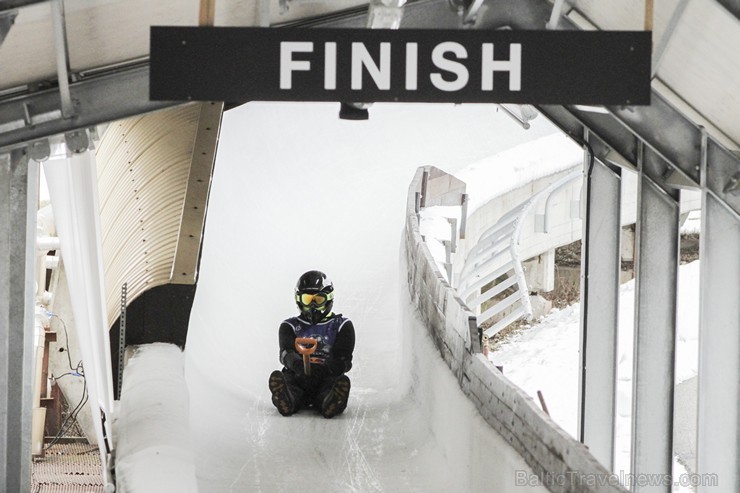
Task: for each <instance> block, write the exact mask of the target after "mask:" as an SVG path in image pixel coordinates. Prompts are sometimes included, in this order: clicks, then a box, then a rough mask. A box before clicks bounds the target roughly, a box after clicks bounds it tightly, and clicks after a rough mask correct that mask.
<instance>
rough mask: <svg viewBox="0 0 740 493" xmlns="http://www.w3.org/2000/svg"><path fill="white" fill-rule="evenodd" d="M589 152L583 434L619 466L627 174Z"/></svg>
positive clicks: (602, 457) (608, 463) (598, 453)
mask: <svg viewBox="0 0 740 493" xmlns="http://www.w3.org/2000/svg"><path fill="white" fill-rule="evenodd" d="M586 154H587V161H586V170H587V171H586V176H585V177H584V181H585V183H584V187H585V203H586V207H585V218H584V221H583V249H582V252H583V254H582V257H581V307H582V308H581V332H580V347H581V355H580V356H581V360H580V364H581V368H580V373H579V377H580V382H579V387H578V389H579V403H580V405H579V409H578V411H579V413H578V438H579V440H580V441H581V442H583V443H584V444H586V445H587V446H588V448H589V450H590V451H591V453H592V454H593V455H594V457H596V459H597V460H599V462H601V464H602V465H603V466H604V467H606V468H607V469H610V470H613V468H614V433H615V423H616V420H615V416H616V392H617V360H618V355H617V335H618V325H619V273H620V240H621V230H622V228H621V224H620V211H621V184H622V177H621V170H620V169H619V168H616V167H611V166H608V165H606V164H603V163H601V162H600V161H598V160H595V159H593V157H592V156H589V155H588V154H589V153H588V152H587V153H586Z"/></svg>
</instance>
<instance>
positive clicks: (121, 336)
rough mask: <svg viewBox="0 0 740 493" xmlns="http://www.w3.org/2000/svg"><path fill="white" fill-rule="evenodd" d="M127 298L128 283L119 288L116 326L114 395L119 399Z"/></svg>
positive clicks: (121, 383) (124, 343) (121, 386)
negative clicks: (116, 362) (116, 359)
mask: <svg viewBox="0 0 740 493" xmlns="http://www.w3.org/2000/svg"><path fill="white" fill-rule="evenodd" d="M127 296H128V283H125V282H124V283H123V286H121V316H120V318H119V325H118V386H117V389H116V395H117V396H118V399H119V400H120V399H121V389H122V388H123V356H124V352H125V351H126V305H127V304H128V301H127V300H126V298H127Z"/></svg>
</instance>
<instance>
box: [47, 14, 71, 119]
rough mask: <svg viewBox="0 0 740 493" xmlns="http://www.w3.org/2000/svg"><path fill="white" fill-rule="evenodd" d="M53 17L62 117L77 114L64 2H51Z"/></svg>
mask: <svg viewBox="0 0 740 493" xmlns="http://www.w3.org/2000/svg"><path fill="white" fill-rule="evenodd" d="M50 3H51V17H52V21H53V24H54V26H53V27H54V44H55V45H56V52H57V79H59V97H60V100H61V106H62V117H64V118H71V117H72V116H74V114H75V110H74V105H73V104H72V94H71V93H70V91H69V50H68V49H67V25H66V20H65V17H64V0H51V2H50Z"/></svg>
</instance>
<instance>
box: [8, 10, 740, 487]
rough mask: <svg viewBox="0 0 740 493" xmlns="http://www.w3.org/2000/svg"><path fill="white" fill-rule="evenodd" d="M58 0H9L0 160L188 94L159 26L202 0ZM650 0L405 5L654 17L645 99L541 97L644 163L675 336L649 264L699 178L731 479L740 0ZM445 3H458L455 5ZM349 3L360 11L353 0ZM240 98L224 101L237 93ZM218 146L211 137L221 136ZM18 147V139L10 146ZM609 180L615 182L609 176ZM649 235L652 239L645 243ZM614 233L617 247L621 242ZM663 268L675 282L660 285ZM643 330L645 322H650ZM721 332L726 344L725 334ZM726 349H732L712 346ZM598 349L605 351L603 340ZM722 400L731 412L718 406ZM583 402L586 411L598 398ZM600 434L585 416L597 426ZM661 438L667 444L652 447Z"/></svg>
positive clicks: (664, 257) (316, 21) (739, 205)
mask: <svg viewBox="0 0 740 493" xmlns="http://www.w3.org/2000/svg"><path fill="white" fill-rule="evenodd" d="M52 2H53V3H56V4H57V5H62V0H52V1H39V0H0V163H3V162H5V163H9V162H10V161H9V159H11V157H13V156H16V157H17V156H23V155H25V154H24V152H23V151H24V150H23V149H21V148H23V147H28V148H29V149H28V152H27V154H28V155H30V157H32V158H33V157H39V158H43V152H44V149H47V148H48V143H46V142H44V140H45V139H46V138H47V137H50V136H53V135H57V134H61V133H67V132H71V131H73V130H78V129H86V128H89V127H93V126H95V125H98V124H102V123H107V122H111V121H114V120H120V119H123V118H127V117H131V116H135V115H141V114H144V113H149V112H152V111H155V110H159V109H163V108H167V107H171V106H175V105H178V104H180V103H179V102H166V101H165V102H151V101H149V99H148V94H149V91H148V84H149V67H148V55H149V52H148V50H149V47H148V36H149V34H148V33H149V28H150V26H152V25H187V26H195V25H197V24H198V4H199V2H198V0H161V1H157V2H151V1H149V0H66V1H64V2H63V5H64V10H63V13H64V14H63V15H61V16H60V15H59V13H57V14H55V15H52ZM645 2H646V0H621V1H619V2H605V1H597V0H568V2H563V1H561V0H556V1H555V2H554V3H553V2H552V1H548V0H495V1H493V0H488V1H483V0H480V1H479V0H476V1H474V2H463V1H460V0H420V1H411V2H409V3H408V4H407V5H406V7H405V12H404V17H403V22H402V24H401V28H448V29H449V28H459V29H481V30H492V29H514V30H525V29H528V30H541V29H546V26H557V29H601V30H617V29H621V30H643V29H645V26H646V25H650V26H653V42H654V45H657V44H659V46H660V54H659V62H660V63H658V64H656V66H655V69H656V70H655V78H654V80H653V87H652V95H651V97H652V104H651V105H650V106H639V107H638V106H636V107H609V108H606V112H597V111H594V108H583V107H575V106H572V107H570V106H569V107H564V106H551V105H541V106H540V107H539V109H540V110H541V111H542V112H543V113H544V114H545V116H547V117H548V118H549V119H550V120H552V121H553V122H555V123H556V124H557V125H558V126H559V127H560V128H561V129H563V131H565V132H566V133H567V134H569V135H570V136H571V137H572V138H573V139H575V140H576V141H579V142H582V139H583V136H584V135H588V143H589V145H590V148H591V149H593V153H594V157H595V159H597V160H598V161H599V162H600V163H603V164H604V165H607V167H608V166H611V165H612V164H614V163H617V164H619V165H621V166H624V165H632V166H634V167H635V168H639V171H640V177H641V187H642V194H643V195H642V200H643V205H644V206H648V205H650V207H644V210H643V211H642V212H643V217H642V218H641V219H640V221H641V228H642V229H641V234H642V238H641V242H642V244H643V245H645V246H646V249H645V251H644V252H642V254H643V260H642V262H643V266H642V267H641V269H643V271H642V272H641V273H640V275H639V276H638V277H639V278H640V282H641V284H642V288H641V291H642V292H643V293H647V294H641V295H640V298H639V299H638V305H639V304H641V311H640V314H639V316H638V320H637V322H638V325H639V324H641V323H645V322H643V321H650V320H653V319H663V320H664V322H663V323H662V324H661V325H659V327H658V328H659V332H660V335H661V337H662V339H661V340H663V341H670V339H671V337H672V335H671V330H672V323H671V322H670V321H665V320H666V316H665V315H664V313H663V312H664V311H665V310H668V311H670V310H672V309H673V308H672V307H673V306H674V305H673V304H674V303H675V292H674V287H675V276H674V273H673V272H670V273H668V274H665V275H664V276H663V277H661V275H657V276H656V275H653V271H652V270H651V269H655V268H659V267H660V266H663V267H664V269H663V270H669V271H673V270H675V269H674V267H675V252H674V251H672V250H671V249H670V248H668V249H664V248H663V247H662V245H666V244H669V245H674V243H675V236H674V229H675V226H676V223H677V220H678V217H677V210H676V208H675V207H674V204H673V203H672V202H671V201H670V200H668V198H674V197H675V196H676V195H677V194H678V193H680V192H679V191H678V189H679V188H694V189H698V190H701V191H702V192H703V200H704V202H705V204H707V207H706V210H705V213H706V214H707V217H708V220H707V222H708V224H709V226H707V227H706V229H705V230H703V231H702V241H703V242H704V245H703V246H706V247H707V248H703V254H704V253H705V252H706V253H707V256H708V257H709V258H708V259H707V266H708V268H707V273H706V274H703V277H702V290H703V291H706V293H707V294H705V295H704V296H705V297H704V299H703V301H702V319H703V322H702V324H703V327H702V330H703V331H706V333H705V334H704V335H703V336H702V337H703V342H702V344H703V349H702V358H703V359H702V363H701V365H702V369H703V370H704V371H705V376H703V377H702V378H703V381H702V385H701V387H700V392H703V395H704V396H706V397H707V398H708V399H709V401H708V404H706V405H704V407H702V408H701V409H700V423H699V435H700V437H699V448H700V452H701V451H702V450H703V451H704V455H703V457H701V458H700V464H699V470H700V472H711V468H712V467H716V464H720V466H721V471H720V472H722V473H723V474H724V475H723V476H722V477H723V478H724V480H728V479H729V480H730V481H732V480H733V479H737V475H738V474H737V470H736V468H735V469H733V467H735V465H736V464H737V463H738V462H737V460H736V459H737V449H738V447H737V443H738V442H737V434H735V435H732V434H728V435H727V436H722V431H723V430H731V429H732V426H733V423H734V426H735V428H736V426H737V395H736V394H737V387H736V384H734V383H733V380H732V379H734V382H736V381H737V375H738V369H737V364H736V362H737V360H738V357H737V356H738V352H737V344H736V342H737V337H736V336H737V333H738V331H737V320H738V317H737V305H736V304H735V305H734V306H733V302H734V301H736V300H737V286H738V283H737V276H736V274H737V261H736V260H737V251H736V249H737V238H738V229H737V225H738V218H739V217H740V119H738V118H737V114H738V113H740V93H738V91H737V88H738V87H740V57H738V56H737V54H736V49H737V46H740V7H738V4H737V2H736V1H735V0H692V1H691V2H688V3H686V4H685V5H684V8H683V10H682V11H681V12H680V15H678V14H676V9H675V7H676V3H677V2H667V1H663V2H656V5H655V10H654V15H653V16H651V17H650V18H647V19H646V18H645ZM363 6H367V2H360V1H352V0H332V1H329V0H327V1H323V2H322V1H315V2H313V1H312V2H300V1H298V0H293V1H290V0H269V1H266V0H234V1H230V2H219V3H217V8H216V12H215V25H217V26H257V25H259V26H281V25H297V26H305V27H309V26H324V27H361V26H364V25H365V24H366V20H367V14H366V10H365V9H364V8H360V9H358V7H363ZM450 6H459V9H458V10H457V11H455V9H454V8H450ZM463 6H468V7H467V10H465V9H464V8H463ZM556 7H557V8H556ZM350 8H352V9H354V10H351V11H346V10H345V9H350ZM553 11H555V12H554V13H555V15H553ZM674 14H675V15H674ZM60 18H61V23H62V24H61V27H62V28H63V30H62V31H55V29H54V26H55V24H54V22H55V21H54V19H56V23H57V26H56V27H57V28H59V27H60V25H59V23H60V20H59V19H60ZM55 32H56V33H57V34H56V36H55ZM60 33H61V35H60ZM659 42H660V43H659ZM619 75H620V74H618V73H615V74H613V76H614V77H619ZM60 78H61V79H62V80H60ZM67 85H68V89H66V88H65V86H67ZM573 90H574V91H577V90H578V87H574V88H573ZM63 101H65V103H63ZM239 103H240V102H238V101H235V102H227V106H232V105H234V104H239ZM65 105H66V108H64V107H63V106H65ZM63 110H64V111H63ZM601 110H603V108H601ZM371 113H372V112H371ZM194 142H195V141H194ZM194 142H193V143H192V144H193V145H194ZM209 142H210V141H209ZM276 145H280V143H276ZM210 147H211V148H212V149H211V150H213V149H215V142H214V143H213V145H212V146H210ZM10 150H13V151H14V152H13V153H12V154H9V153H8V151H10ZM3 159H5V161H3ZM208 159H211V157H210V156H208ZM24 161H25V157H24ZM19 162H20V161H19ZM599 166H601V164H600V165H599ZM31 171H33V170H32V169H30V167H29V173H30V172H31ZM607 178H608V177H607ZM608 179H609V178H608ZM598 184H599V183H596V185H598ZM602 184H603V182H602ZM607 186H609V187H611V188H612V189H613V188H614V184H613V183H612V184H611V185H609V184H608V183H607ZM183 187H185V185H183ZM182 191H183V193H184V192H185V191H186V189H185V188H183V190H182ZM612 192H614V190H612ZM614 193H615V192H614ZM205 195H206V196H207V194H205ZM13 207H14V206H13V204H12V203H8V202H7V201H6V203H5V204H3V205H2V208H3V210H0V213H3V214H5V213H7V212H8V211H10V212H13V211H14V208H13ZM593 212H601V213H603V212H604V211H603V210H602V211H593ZM6 215H7V214H6ZM663 219H665V221H663ZM13 220H14V221H15V223H13V222H11V223H10V224H19V222H18V221H19V220H20V217H19V216H17V215H16V216H14V217H13ZM161 220H162V219H161V218H157V221H161ZM656 221H657V222H656ZM668 223H670V224H668ZM653 225H656V226H655V227H658V225H662V226H661V227H662V228H663V229H660V234H657V233H656V235H652V233H651V231H653V230H654V228H653ZM6 233H7V231H6ZM705 233H706V234H705ZM22 243H23V242H21V241H17V242H15V243H14V244H13V247H14V248H15V252H16V254H17V251H18V250H20V249H22V248H23V245H22ZM728 243H729V244H728ZM649 245H652V247H651V248H647V246H649ZM608 246H609V247H615V241H612V242H611V243H609V244H608ZM193 250H194V251H197V249H193ZM650 250H652V251H651V252H650ZM646 252H647V253H646ZM185 253H187V252H185ZM183 258H186V257H183ZM25 260H27V259H25ZM3 264H4V268H5V270H8V269H12V268H14V267H13V266H14V265H15V264H17V263H16V262H12V261H10V260H9V258H8V259H5V261H4V262H3ZM19 265H20V264H19ZM703 266H704V264H703ZM0 267H3V265H0ZM0 270H1V269H0ZM186 271H187V269H186ZM19 272H20V271H19ZM188 272H189V271H188ZM610 276H611V277H613V274H612V273H606V274H605V276H604V277H610ZM717 276H720V277H721V279H722V283H716V282H715V283H714V284H713V281H712V279H714V278H715V277H717ZM722 276H724V277H722ZM661 283H664V284H666V286H667V287H665V288H664V289H663V288H662V287H661V286H662V284H661ZM705 288H706V289H705ZM732 288H734V289H732ZM594 289H595V288H594ZM661 289H662V294H661V295H659V296H658V300H657V301H656V304H657V305H660V307H659V308H656V307H653V306H649V305H648V304H647V301H648V298H647V297H648V296H649V291H652V292H656V291H661ZM728 289H729V291H728ZM590 293H591V295H592V296H603V297H610V296H612V294H613V293H611V292H610V291H609V290H606V289H605V290H603V291H596V290H593V291H591V292H590ZM713 299H714V300H719V301H721V302H722V303H721V306H719V307H717V306H711V303H712V300H713ZM0 301H3V300H0ZM5 302H6V306H9V305H8V304H7V303H11V304H17V303H14V302H13V301H12V300H5ZM710 308H711V310H710ZM661 310H663V311H661ZM733 310H734V311H733ZM22 318H23V315H22V314H20V313H18V314H17V316H16V317H15V319H14V320H16V321H17V322H19V323H20V322H21V321H22ZM728 320H729V321H730V322H728ZM606 330H611V328H609V327H607V328H606ZM0 332H1V331H0ZM638 335H639V336H640V337H641V338H646V337H647V334H646V333H645V332H644V330H643V331H642V332H640V333H639V334H638ZM640 337H638V339H639V338H640ZM733 337H734V339H733ZM726 340H729V342H730V344H724V345H723V342H725V341H726ZM16 346H17V344H16ZM648 346H649V344H647V343H646V345H645V347H646V348H648ZM717 348H720V349H722V351H721V354H719V356H717V357H716V358H714V357H713V356H714V353H716V352H717V351H718V349H717ZM597 350H599V351H601V352H599V353H598V354H607V353H609V352H611V351H612V349H611V348H606V349H604V348H601V349H599V348H597ZM663 356H664V357H663V360H662V361H663V364H661V365H653V364H651V363H650V360H649V358H648V359H641V360H640V361H639V362H638V365H637V369H638V371H639V372H640V374H639V375H638V376H636V382H637V385H640V388H639V389H638V391H637V393H636V398H637V400H638V401H639V402H638V403H637V406H639V407H637V408H636V412H635V414H636V415H646V414H650V413H653V412H658V413H659V412H663V413H665V412H666V408H665V407H660V406H658V407H656V408H653V407H651V406H650V405H646V404H645V402H646V400H645V398H644V396H645V395H652V394H653V393H654V391H655V389H657V391H658V393H660V394H661V395H663V396H664V397H665V399H670V395H669V394H670V389H669V387H668V385H666V384H665V382H664V381H660V382H657V381H656V382H654V381H651V380H650V379H649V378H648V379H645V378H640V377H644V376H646V375H647V376H649V375H650V374H651V372H653V369H652V368H653V367H655V366H659V367H660V368H663V367H664V366H666V365H670V360H671V358H672V355H671V354H665V355H663ZM591 357H592V358H595V356H594V353H592V356H591ZM606 370H609V368H606ZM728 371H729V372H730V373H729V377H731V378H730V382H729V384H726V385H725V386H723V387H715V388H713V387H712V385H713V384H717V380H716V378H715V377H716V375H722V374H723V372H728ZM3 376H4V374H0V377H3ZM8 376H9V385H2V386H0V387H3V388H5V389H6V390H7V389H9V388H10V387H11V386H12V387H14V388H15V387H16V386H17V385H18V384H19V382H20V381H21V380H23V377H22V375H20V374H19V373H17V372H16V373H12V374H9V375H8ZM721 383H723V384H725V382H721ZM730 384H732V385H735V386H734V387H731V386H730ZM3 388H0V393H2V390H3ZM733 392H734V393H733ZM0 401H2V399H0ZM718 404H720V405H718ZM2 405H3V407H5V408H6V409H0V411H3V410H7V409H10V407H9V406H10V405H9V404H7V403H5V404H2ZM733 406H734V407H733ZM13 409H14V408H13ZM717 409H722V410H729V411H727V412H723V413H720V412H719V411H717ZM585 411H586V413H585V414H586V415H588V414H589V412H588V411H589V410H588V409H586V410H585ZM666 419H668V418H666ZM733 420H734V421H733ZM16 421H18V420H16ZM639 428H640V429H637V430H636V433H639V436H637V437H636V439H635V440H634V446H635V448H636V457H638V459H639V458H640V457H645V456H651V454H652V456H654V457H655V460H656V462H655V463H654V464H649V465H646V467H652V468H654V469H656V470H650V471H648V470H647V469H645V471H646V472H660V470H661V469H666V468H668V467H669V461H667V460H666V457H667V456H668V455H669V454H670V451H668V450H664V449H666V448H669V447H668V443H667V442H666V440H667V439H665V436H664V435H667V434H668V430H667V429H661V430H656V431H655V433H654V434H653V435H654V436H652V437H651V435H650V430H647V431H645V430H642V428H644V426H642V427H639ZM6 429H10V428H9V427H7V426H6ZM641 430H642V431H641ZM589 433H590V431H589V430H588V428H587V429H586V434H587V435H588V434H589ZM598 433H600V432H598V431H597V435H596V436H597V437H598ZM655 437H657V438H655ZM600 438H603V437H598V439H600ZM651 441H652V442H661V443H660V444H656V446H655V447H653V448H651ZM604 443H606V445H602V446H601V448H602V449H604V450H606V449H607V448H608V447H609V446H610V445H609V444H608V443H607V442H604ZM11 445H12V444H6V445H4V446H0V452H3V451H4V452H8V451H9V450H15V449H14V448H13V447H12V446H11ZM725 449H727V450H725ZM732 450H734V452H732ZM706 451H709V452H706ZM726 452H732V453H726ZM17 454H21V455H24V454H25V452H22V451H21V452H17ZM0 455H2V454H0ZM608 455H609V451H608V450H606V452H605V453H604V454H603V457H602V460H604V461H609V457H608ZM19 457H20V455H17V456H14V459H16V458H19Z"/></svg>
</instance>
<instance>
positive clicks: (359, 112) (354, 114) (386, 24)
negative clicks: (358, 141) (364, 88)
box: [339, 0, 406, 120]
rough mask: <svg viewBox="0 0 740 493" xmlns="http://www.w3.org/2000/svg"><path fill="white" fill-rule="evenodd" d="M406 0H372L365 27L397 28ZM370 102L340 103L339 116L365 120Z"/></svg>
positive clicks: (367, 116) (343, 118)
mask: <svg viewBox="0 0 740 493" xmlns="http://www.w3.org/2000/svg"><path fill="white" fill-rule="evenodd" d="M405 4H406V0H372V1H371V2H370V6H369V7H368V11H367V27H368V28H370V29H398V28H399V27H401V19H403V6H404V5H405ZM371 104H372V103H341V106H340V108H339V118H340V119H342V120H367V119H368V118H370V114H369V113H368V111H367V109H368V108H369V107H370V105H371Z"/></svg>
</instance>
